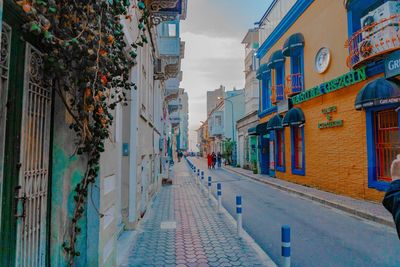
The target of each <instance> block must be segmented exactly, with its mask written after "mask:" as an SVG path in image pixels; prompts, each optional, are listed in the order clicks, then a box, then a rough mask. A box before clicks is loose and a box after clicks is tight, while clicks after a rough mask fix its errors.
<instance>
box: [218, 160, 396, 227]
mask: <svg viewBox="0 0 400 267" xmlns="http://www.w3.org/2000/svg"><path fill="white" fill-rule="evenodd" d="M224 169H225V170H227V171H229V172H232V173H236V174H239V175H243V176H246V177H247V178H250V179H252V180H255V181H258V182H260V183H263V184H267V185H270V186H272V187H275V188H277V189H279V190H282V191H286V192H289V193H292V194H295V195H298V196H301V197H304V198H306V199H310V200H313V201H315V202H318V203H320V204H323V205H326V206H329V207H332V208H336V209H338V210H341V211H344V212H347V213H349V214H352V215H355V216H357V217H360V218H363V219H366V220H369V221H373V222H376V223H380V224H383V225H386V226H389V227H393V228H395V224H394V222H393V221H392V220H387V219H385V218H382V217H379V216H376V215H374V214H371V213H368V212H364V211H360V210H356V209H354V208H352V207H349V206H346V205H343V204H341V203H337V202H335V201H330V200H327V199H324V198H321V197H318V196H315V195H312V194H308V193H304V192H301V191H298V190H296V189H293V188H289V187H286V186H282V185H279V184H276V183H273V182H270V181H268V180H265V179H260V178H257V177H254V176H252V175H249V174H246V173H242V172H238V171H236V170H235V169H233V168H230V167H228V168H227V167H225V168H224Z"/></svg>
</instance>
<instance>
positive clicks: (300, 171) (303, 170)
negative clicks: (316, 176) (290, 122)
mask: <svg viewBox="0 0 400 267" xmlns="http://www.w3.org/2000/svg"><path fill="white" fill-rule="evenodd" d="M294 128H295V127H293V126H292V127H290V148H291V151H290V155H291V159H292V174H294V175H300V176H305V175H306V162H305V146H304V144H305V142H304V127H303V128H301V135H302V143H303V144H302V166H301V169H296V164H295V144H294Z"/></svg>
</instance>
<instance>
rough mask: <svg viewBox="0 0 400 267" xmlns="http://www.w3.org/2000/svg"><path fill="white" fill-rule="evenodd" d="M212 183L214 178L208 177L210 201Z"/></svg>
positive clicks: (209, 197)
mask: <svg viewBox="0 0 400 267" xmlns="http://www.w3.org/2000/svg"><path fill="white" fill-rule="evenodd" d="M211 181H212V178H211V176H208V188H207V189H208V199H211Z"/></svg>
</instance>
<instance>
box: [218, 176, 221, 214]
mask: <svg viewBox="0 0 400 267" xmlns="http://www.w3.org/2000/svg"><path fill="white" fill-rule="evenodd" d="M217 199H218V213H220V212H221V207H222V185H221V183H218V184H217Z"/></svg>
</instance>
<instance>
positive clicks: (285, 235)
mask: <svg viewBox="0 0 400 267" xmlns="http://www.w3.org/2000/svg"><path fill="white" fill-rule="evenodd" d="M186 159H187V158H186ZM187 162H188V163H189V166H190V167H191V168H192V169H193V174H194V177H196V171H197V179H196V184H200V185H201V186H202V188H204V187H205V184H204V171H201V172H200V169H198V168H197V167H196V166H195V165H194V164H193V163H192V162H191V161H190V160H189V159H187ZM200 174H201V176H200ZM211 186H212V177H211V176H208V183H207V196H208V199H211ZM217 203H218V204H217V210H218V213H220V212H221V210H222V184H221V183H217ZM242 211H243V208H242V197H241V196H236V226H237V235H238V237H242V232H243V222H242ZM281 240H282V251H281V255H282V266H283V267H290V264H291V246H290V226H289V225H283V226H282V228H281Z"/></svg>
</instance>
